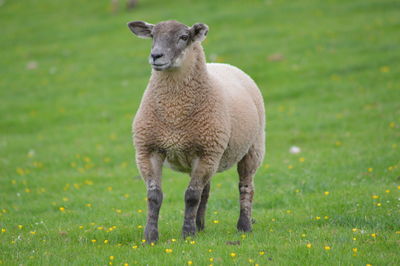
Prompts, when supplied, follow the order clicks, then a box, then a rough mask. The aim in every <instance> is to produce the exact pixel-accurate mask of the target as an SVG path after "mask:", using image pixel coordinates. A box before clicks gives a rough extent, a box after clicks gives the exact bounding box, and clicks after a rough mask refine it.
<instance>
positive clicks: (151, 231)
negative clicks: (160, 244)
mask: <svg viewBox="0 0 400 266" xmlns="http://www.w3.org/2000/svg"><path fill="white" fill-rule="evenodd" d="M144 237H145V239H146V242H147V243H148V244H150V243H156V242H157V241H158V230H157V228H154V227H150V228H149V227H147V226H146V230H145V231H144Z"/></svg>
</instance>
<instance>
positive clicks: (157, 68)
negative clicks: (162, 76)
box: [151, 63, 169, 71]
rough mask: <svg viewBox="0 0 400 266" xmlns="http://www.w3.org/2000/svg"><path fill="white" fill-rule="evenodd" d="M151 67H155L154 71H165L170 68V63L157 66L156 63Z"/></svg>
mask: <svg viewBox="0 0 400 266" xmlns="http://www.w3.org/2000/svg"><path fill="white" fill-rule="evenodd" d="M151 65H152V66H153V69H154V70H157V71H161V70H164V69H166V68H168V65H169V64H168V63H164V64H155V63H153V64H151Z"/></svg>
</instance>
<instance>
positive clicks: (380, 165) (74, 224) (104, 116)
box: [0, 0, 400, 265]
mask: <svg viewBox="0 0 400 266" xmlns="http://www.w3.org/2000/svg"><path fill="white" fill-rule="evenodd" d="M166 19H177V20H179V21H182V22H184V23H186V24H189V25H191V24H193V23H195V22H204V23H206V24H208V25H209V27H210V32H209V34H208V37H207V40H206V41H205V43H204V45H203V46H204V48H205V51H206V54H207V58H208V61H217V62H226V63H230V64H233V65H236V66H238V67H240V68H242V69H243V70H245V71H246V72H247V73H248V74H250V76H252V77H253V78H254V79H255V81H256V82H257V83H258V85H259V87H260V88H261V90H262V92H263V95H264V98H265V103H266V109H267V121H268V122H267V132H268V133H267V153H266V158H265V161H264V164H263V166H262V167H261V168H260V169H259V171H258V173H257V175H256V178H255V184H256V194H255V202H254V211H253V215H254V218H255V220H256V224H254V227H253V232H252V233H249V234H241V233H238V232H236V228H235V226H236V221H237V218H238V215H239V203H238V198H239V196H238V190H237V183H238V177H237V174H236V171H235V169H231V170H230V171H228V172H225V173H222V174H218V175H216V176H215V177H214V178H213V180H212V188H211V196H210V200H209V204H208V210H207V214H206V230H205V232H202V233H200V234H198V235H197V237H196V238H195V239H190V240H187V241H184V240H182V239H181V237H180V235H181V226H182V222H183V209H184V202H183V195H184V190H185V188H186V186H187V184H188V180H189V179H188V177H187V176H186V175H183V174H179V173H175V172H173V171H171V170H168V169H166V170H165V171H164V175H163V190H164V202H163V206H162V209H161V217H160V234H161V235H160V241H159V243H158V244H157V245H155V246H150V245H142V238H143V226H144V225H145V220H146V200H145V197H146V189H145V186H144V183H143V181H142V180H141V179H140V177H139V173H138V170H137V168H136V165H135V163H134V149H133V148H132V141H131V121H132V118H133V116H134V114H135V111H136V110H137V108H138V105H139V102H140V99H141V96H142V94H143V91H144V89H145V86H146V83H147V80H148V78H149V75H150V66H149V65H148V64H147V56H148V53H149V51H150V45H151V44H150V41H148V40H140V39H137V38H135V37H134V36H133V35H132V34H131V32H130V31H129V29H128V28H127V26H126V23H127V22H128V21H131V20H146V21H149V22H151V23H156V22H158V21H161V20H166ZM0 22H1V23H0V25H1V34H0V103H1V104H0V113H1V116H0V228H1V232H0V264H4V265H108V264H113V265H123V264H125V263H129V264H130V265H132V264H139V265H186V264H191V263H192V264H193V265H208V264H213V265H254V264H258V265H266V264H274V265H367V264H371V265H399V264H400V252H399V250H400V65H399V62H400V46H399V45H400V34H399V30H400V4H399V2H398V1H395V0H393V1H390V0H355V1H333V0H330V1H317V0H300V1H283V0H276V1H275V0H266V1H256V0H251V1H231V2H225V1H216V0H203V1H183V0H182V1H155V0H139V6H138V7H137V8H136V9H135V10H133V11H131V12H128V11H126V10H124V9H121V10H120V11H119V12H118V13H116V14H115V13H112V12H111V8H110V1H106V0H103V1H86V2H85V1H78V0H69V1H51V0H42V1H35V0H25V1H10V0H1V1H0ZM291 146H298V147H300V148H301V153H299V154H291V153H289V149H290V147H291Z"/></svg>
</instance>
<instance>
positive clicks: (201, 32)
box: [190, 23, 208, 42]
mask: <svg viewBox="0 0 400 266" xmlns="http://www.w3.org/2000/svg"><path fill="white" fill-rule="evenodd" d="M190 32H191V35H192V40H193V41H194V42H202V41H203V40H204V39H205V38H206V36H207V33H208V26H207V25H206V24H203V23H196V24H194V25H193V26H192V27H191V28H190Z"/></svg>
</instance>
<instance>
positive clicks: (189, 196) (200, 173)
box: [182, 159, 215, 238]
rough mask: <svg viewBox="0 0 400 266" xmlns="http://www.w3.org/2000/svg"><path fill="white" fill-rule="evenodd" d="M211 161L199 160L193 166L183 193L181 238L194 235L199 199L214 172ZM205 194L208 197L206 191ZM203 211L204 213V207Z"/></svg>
mask: <svg viewBox="0 0 400 266" xmlns="http://www.w3.org/2000/svg"><path fill="white" fill-rule="evenodd" d="M212 161H213V160H210V159H208V160H207V159H200V160H199V161H198V162H197V163H195V164H194V165H195V167H194V168H193V170H192V174H191V180H190V183H189V186H188V188H187V190H186V192H185V220H184V222H183V228H182V236H183V238H186V237H187V236H190V235H194V234H195V233H196V216H197V215H196V214H197V211H198V209H199V205H200V201H201V197H202V194H203V191H204V189H205V188H206V185H207V184H208V183H209V180H210V178H211V176H212V175H213V174H214V172H215V170H214V169H215V166H214V165H213V163H212ZM208 190H209V187H208ZM206 194H207V197H208V191H207V193H206ZM205 203H206V201H205ZM203 211H205V206H204V209H203Z"/></svg>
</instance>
